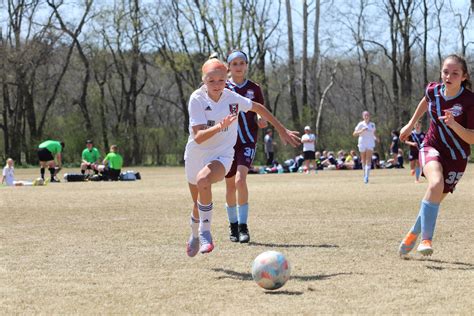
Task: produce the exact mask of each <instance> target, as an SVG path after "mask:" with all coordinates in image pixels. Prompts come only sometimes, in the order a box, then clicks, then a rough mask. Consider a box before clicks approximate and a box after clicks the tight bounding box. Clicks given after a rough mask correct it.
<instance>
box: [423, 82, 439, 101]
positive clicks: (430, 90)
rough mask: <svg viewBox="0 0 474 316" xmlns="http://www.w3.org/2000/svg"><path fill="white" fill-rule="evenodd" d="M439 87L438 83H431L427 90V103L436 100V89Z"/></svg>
mask: <svg viewBox="0 0 474 316" xmlns="http://www.w3.org/2000/svg"><path fill="white" fill-rule="evenodd" d="M436 85H438V83H437V82H430V83H428V85H427V86H426V88H425V101H426V102H431V101H432V100H434V88H435V86H436Z"/></svg>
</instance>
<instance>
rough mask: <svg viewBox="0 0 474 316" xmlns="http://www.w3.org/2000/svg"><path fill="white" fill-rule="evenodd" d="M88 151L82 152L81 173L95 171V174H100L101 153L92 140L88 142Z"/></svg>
mask: <svg viewBox="0 0 474 316" xmlns="http://www.w3.org/2000/svg"><path fill="white" fill-rule="evenodd" d="M86 147H87V148H86V149H84V150H83V151H82V162H81V173H82V174H85V173H86V170H93V171H94V173H95V174H98V173H99V169H98V166H99V163H100V152H99V150H98V149H97V148H96V147H94V142H93V141H92V140H90V139H88V140H87V141H86Z"/></svg>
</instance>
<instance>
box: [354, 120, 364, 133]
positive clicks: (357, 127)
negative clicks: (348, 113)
mask: <svg viewBox="0 0 474 316" xmlns="http://www.w3.org/2000/svg"><path fill="white" fill-rule="evenodd" d="M361 127H362V122H359V123H358V124H357V125H356V127H355V128H354V132H357V131H359V130H360V129H361Z"/></svg>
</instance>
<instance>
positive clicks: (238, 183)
mask: <svg viewBox="0 0 474 316" xmlns="http://www.w3.org/2000/svg"><path fill="white" fill-rule="evenodd" d="M246 185H247V183H246V181H245V178H243V177H237V178H236V179H235V187H236V189H237V190H241V189H243V188H245V186H246Z"/></svg>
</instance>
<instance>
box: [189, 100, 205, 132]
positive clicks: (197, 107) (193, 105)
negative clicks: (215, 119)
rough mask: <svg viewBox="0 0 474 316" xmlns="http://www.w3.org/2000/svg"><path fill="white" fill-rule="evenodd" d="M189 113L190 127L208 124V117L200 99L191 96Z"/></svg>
mask: <svg viewBox="0 0 474 316" xmlns="http://www.w3.org/2000/svg"><path fill="white" fill-rule="evenodd" d="M188 111H189V125H190V126H197V125H205V124H207V119H206V115H205V114H204V111H203V109H202V106H201V102H199V99H198V98H196V97H194V96H191V98H190V99H189V106H188Z"/></svg>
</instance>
